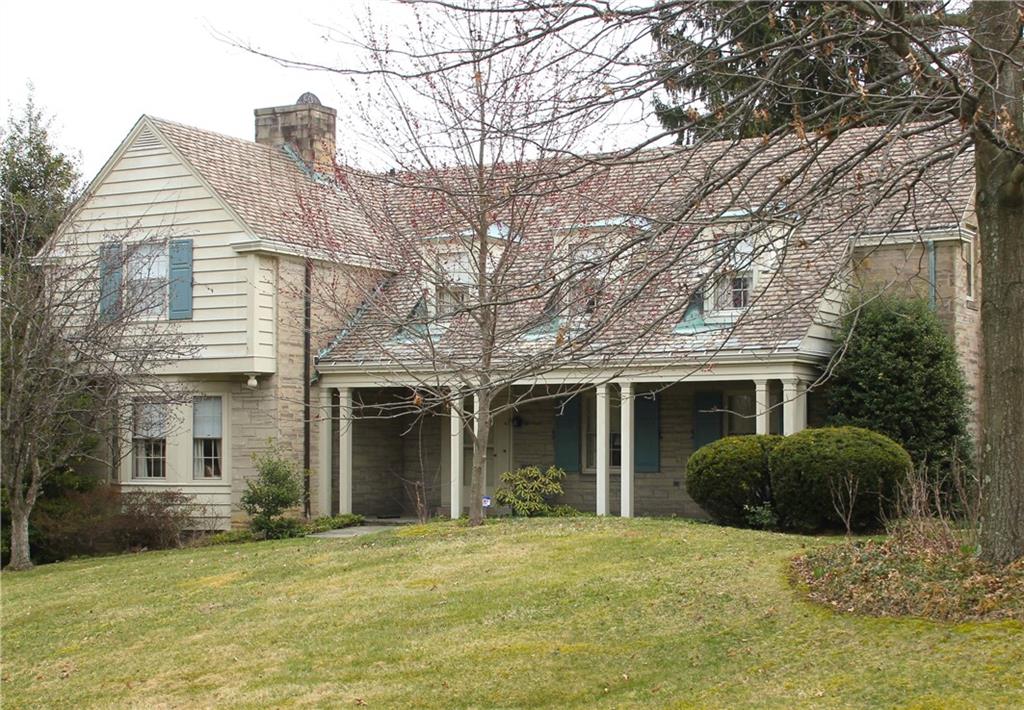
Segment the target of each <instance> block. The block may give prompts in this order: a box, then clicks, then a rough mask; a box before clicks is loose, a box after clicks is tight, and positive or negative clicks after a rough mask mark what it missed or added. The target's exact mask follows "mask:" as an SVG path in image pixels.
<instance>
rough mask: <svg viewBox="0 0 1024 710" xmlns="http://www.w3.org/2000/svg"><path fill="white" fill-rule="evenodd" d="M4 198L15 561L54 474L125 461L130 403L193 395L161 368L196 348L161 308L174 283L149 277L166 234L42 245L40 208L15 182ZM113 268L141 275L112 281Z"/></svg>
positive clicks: (5, 350)
mask: <svg viewBox="0 0 1024 710" xmlns="http://www.w3.org/2000/svg"><path fill="white" fill-rule="evenodd" d="M2 208H3V210H4V213H5V215H4V224H5V225H11V229H12V231H11V232H8V233H6V234H5V235H4V253H3V255H2V257H0V259H2V271H0V275H2V279H3V281H2V296H3V303H2V308H3V311H2V330H0V340H2V362H3V373H2V395H3V415H2V416H3V439H4V441H3V447H2V448H3V474H2V481H3V486H4V490H5V492H6V494H7V500H8V505H9V507H10V511H11V558H10V562H9V564H8V568H9V569H14V570H21V569H28V568H30V567H31V566H32V562H31V558H30V549H29V537H28V535H29V516H30V514H31V513H32V508H33V506H34V505H35V503H36V500H37V499H38V497H39V495H40V492H41V490H42V486H43V483H44V482H45V481H46V479H47V478H48V477H49V476H51V475H53V474H55V473H57V472H59V471H61V470H63V469H66V468H68V467H70V466H72V465H82V464H83V463H84V462H88V460H89V459H90V458H92V457H97V456H98V457H99V458H97V459H96V463H97V464H107V465H112V466H115V467H116V465H117V463H118V458H117V456H116V451H117V450H118V448H119V446H118V444H117V443H116V442H117V441H119V440H120V439H121V438H122V437H123V434H124V432H123V431H122V430H121V429H122V427H121V426H119V421H120V420H121V418H122V417H123V415H124V413H125V408H126V407H130V406H131V403H132V401H133V400H134V399H135V398H139V397H144V398H146V400H147V401H159V402H170V401H175V400H178V399H180V398H181V397H183V396H185V392H184V391H183V390H181V389H180V388H179V387H177V386H174V385H169V384H167V383H166V382H165V381H163V380H161V379H160V378H159V377H156V376H155V373H156V371H157V370H158V369H159V368H160V367H162V366H165V365H166V364H168V363H169V362H170V361H172V360H173V359H175V358H177V357H187V356H189V355H190V354H191V353H192V348H191V347H190V346H189V344H188V341H187V340H186V339H185V338H184V337H183V336H181V335H179V334H178V333H177V332H176V330H175V329H174V327H173V325H170V324H169V323H168V322H167V321H166V320H161V319H158V318H154V317H153V315H154V310H156V309H158V308H159V304H162V303H163V298H164V294H165V293H166V288H167V283H166V279H164V280H160V279H150V278H146V277H147V276H148V275H149V272H150V267H151V266H152V263H153V260H154V259H157V258H159V257H158V256H157V254H158V253H159V252H160V250H161V249H166V241H165V240H164V239H162V238H161V237H159V236H155V235H154V236H150V237H148V238H146V239H138V238H136V237H134V236H133V234H132V232H131V230H129V231H126V232H124V233H121V234H111V235H106V238H105V241H104V244H103V245H102V246H99V247H98V245H95V244H93V245H89V244H86V243H85V241H84V240H80V239H74V238H71V237H65V238H63V239H60V240H56V239H52V240H50V241H49V242H48V243H47V244H46V245H45V246H44V247H43V248H42V250H41V251H39V252H38V253H36V249H37V247H38V241H37V240H36V238H35V235H34V233H33V230H32V227H33V226H34V225H33V222H32V218H33V216H32V215H31V214H29V213H28V212H27V211H26V210H25V209H24V208H23V206H21V205H19V204H17V203H16V202H15V201H14V200H12V199H10V193H9V192H5V199H4V203H3V205H2ZM97 247H98V248H97ZM154 247H155V248H154ZM112 273H118V274H123V275H126V281H130V283H127V282H126V284H125V285H124V287H123V288H122V287H121V284H120V279H118V280H117V281H118V286H117V288H116V290H115V289H112V288H111V287H110V286H109V284H112V283H114V282H113V281H112V280H110V279H106V282H105V283H106V284H108V285H106V286H105V285H103V284H104V280H103V278H102V276H103V275H104V274H112ZM133 277H137V278H133ZM169 425H170V423H169V422H165V423H162V424H161V426H169ZM108 446H109V449H110V451H107V450H106V449H107V447H108ZM108 454H109V456H108ZM115 470H116V469H115Z"/></svg>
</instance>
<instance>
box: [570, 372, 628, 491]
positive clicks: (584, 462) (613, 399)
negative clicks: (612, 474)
mask: <svg viewBox="0 0 1024 710" xmlns="http://www.w3.org/2000/svg"><path fill="white" fill-rule="evenodd" d="M580 398H581V399H580V404H581V406H580V459H581V461H580V470H581V471H582V472H583V473H591V474H596V473H597V460H596V458H597V431H596V429H597V393H596V392H594V391H593V390H587V391H584V392H582V393H581V394H580ZM619 402H620V398H619V393H618V392H616V391H615V390H614V388H609V392H608V405H609V408H610V410H611V411H610V414H609V421H608V437H609V440H608V451H609V456H608V460H609V462H608V466H609V470H610V471H618V470H620V469H621V461H622V432H621V429H622V417H621V415H620V412H619ZM591 414H593V420H594V421H593V424H591V421H590V420H591ZM591 426H593V428H594V429H595V431H593V432H592V431H591ZM591 435H593V438H594V458H595V460H594V461H591V460H590V438H591ZM616 454H618V457H619V462H620V463H615V458H616Z"/></svg>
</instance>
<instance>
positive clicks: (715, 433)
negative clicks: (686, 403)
mask: <svg viewBox="0 0 1024 710" xmlns="http://www.w3.org/2000/svg"><path fill="white" fill-rule="evenodd" d="M693 404H694V412H693V450H694V451H696V450H697V449H699V448H700V447H702V446H704V445H705V444H710V443H711V442H712V441H715V440H717V439H721V438H722V413H721V412H718V411H711V410H716V409H721V408H722V393H721V392H695V393H694V395H693Z"/></svg>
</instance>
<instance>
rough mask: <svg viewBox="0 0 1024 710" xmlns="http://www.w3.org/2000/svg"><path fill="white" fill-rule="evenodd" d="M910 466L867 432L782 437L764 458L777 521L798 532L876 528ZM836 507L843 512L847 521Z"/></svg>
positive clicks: (900, 452) (888, 443)
mask: <svg viewBox="0 0 1024 710" xmlns="http://www.w3.org/2000/svg"><path fill="white" fill-rule="evenodd" d="M911 465H912V464H911V461H910V456H909V455H908V454H907V452H906V451H904V449H903V447H901V446H900V445H899V444H897V443H896V442H895V441H893V440H892V439H890V438H889V437H887V436H884V435H883V434H879V433H877V432H873V431H870V430H868V429H861V428H859V427H850V426H846V427H825V428H822V429H806V430H804V431H802V432H799V433H797V434H793V435H792V436H787V437H785V438H784V439H783V440H782V442H781V443H779V445H778V446H776V447H775V449H774V451H772V453H771V455H770V456H769V468H770V470H771V486H772V497H773V500H774V504H775V510H776V512H777V513H778V515H779V522H780V523H781V524H782V526H783V527H785V528H788V529H793V530H801V531H812V530H820V529H822V528H841V527H846V525H847V523H849V527H850V528H852V529H860V530H863V529H870V528H873V527H877V526H878V524H879V522H880V520H881V518H882V516H884V515H885V514H886V513H887V512H888V511H889V510H890V509H891V506H892V505H893V503H894V502H895V496H896V489H897V486H898V485H899V484H900V482H901V481H902V480H903V479H904V478H905V477H906V475H907V472H908V471H909V470H910V467H911ZM851 485H852V490H853V493H854V495H853V496H849V495H848V494H849V491H850V490H851ZM847 498H849V500H846V499H847ZM847 504H848V505H847ZM837 507H839V508H848V509H849V510H848V511H847V512H848V513H849V515H848V516H846V517H848V520H844V519H843V518H844V514H843V512H842V511H839V510H837Z"/></svg>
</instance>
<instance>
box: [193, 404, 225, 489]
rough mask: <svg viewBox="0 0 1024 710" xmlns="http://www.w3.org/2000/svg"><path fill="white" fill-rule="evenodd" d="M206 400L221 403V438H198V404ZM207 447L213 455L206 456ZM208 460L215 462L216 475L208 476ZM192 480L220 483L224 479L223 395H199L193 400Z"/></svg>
mask: <svg viewBox="0 0 1024 710" xmlns="http://www.w3.org/2000/svg"><path fill="white" fill-rule="evenodd" d="M205 400H217V401H218V403H219V412H218V417H219V422H218V425H217V428H218V430H219V434H220V435H219V436H216V437H214V436H197V431H196V429H197V422H196V414H197V409H196V403H197V402H199V401H205ZM207 445H209V446H210V450H211V451H212V452H214V453H213V455H207V454H206V447H207ZM200 447H203V448H202V449H200ZM208 459H212V460H215V462H216V475H210V476H208V475H206V473H205V471H206V461H207V460H208ZM192 478H193V480H196V481H219V480H223V478H224V397H222V396H221V395H206V394H204V395H197V396H196V397H195V398H193V400H192Z"/></svg>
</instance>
